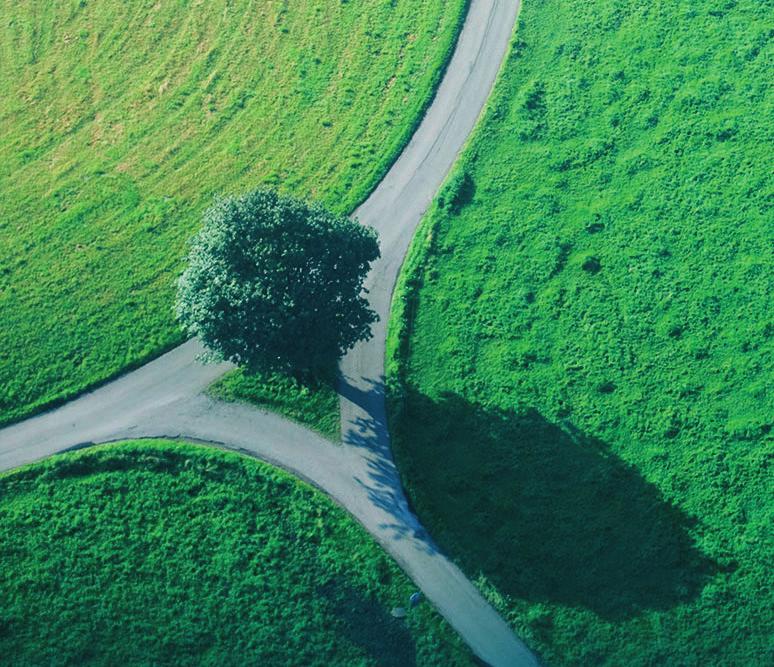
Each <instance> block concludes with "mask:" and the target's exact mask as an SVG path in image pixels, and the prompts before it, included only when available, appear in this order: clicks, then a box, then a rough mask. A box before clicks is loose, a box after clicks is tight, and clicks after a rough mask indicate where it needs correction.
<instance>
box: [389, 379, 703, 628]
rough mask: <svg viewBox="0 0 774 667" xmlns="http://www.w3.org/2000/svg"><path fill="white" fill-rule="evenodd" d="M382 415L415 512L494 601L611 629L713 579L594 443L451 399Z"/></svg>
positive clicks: (636, 478)
mask: <svg viewBox="0 0 774 667" xmlns="http://www.w3.org/2000/svg"><path fill="white" fill-rule="evenodd" d="M391 407H392V408H393V413H394V414H393V417H394V418H393V419H391V424H392V425H393V436H394V439H395V440H394V441H395V455H396V458H397V460H398V463H399V467H400V469H401V471H402V473H403V477H404V479H405V480H406V482H407V485H408V490H409V495H410V497H411V500H412V502H413V503H414V506H415V507H416V509H417V513H418V514H419V516H420V517H422V519H423V521H425V522H426V525H427V526H428V528H429V529H430V532H431V533H432V535H433V538H434V539H435V540H436V542H437V543H438V544H439V545H440V547H441V548H442V549H444V550H445V551H447V552H448V553H450V554H451V555H453V556H454V557H455V558H457V559H458V560H459V561H460V563H461V564H462V566H463V568H464V569H466V570H467V571H468V573H476V572H482V573H483V574H484V575H485V576H486V577H487V578H488V579H489V580H490V581H491V582H492V583H494V584H495V585H496V586H497V587H498V589H499V590H500V591H501V592H502V593H505V594H507V595H510V596H513V597H515V598H521V599H527V600H532V601H544V602H546V601H551V602H558V603H561V604H564V605H569V606H579V607H585V608H587V609H590V610H592V611H594V612H595V613H597V614H598V615H600V616H603V617H606V618H609V619H616V618H624V617H629V616H633V615H636V614H638V613H639V612H641V611H643V610H646V609H666V608H670V607H673V606H674V605H676V604H678V603H680V602H682V601H686V600H689V599H691V598H693V597H694V596H696V595H697V594H698V593H699V592H700V590H701V589H702V587H703V585H704V583H705V581H706V580H707V579H708V577H709V576H711V575H712V573H713V572H714V571H715V570H716V569H717V568H716V566H715V565H714V564H713V563H711V562H710V561H709V560H708V559H707V558H706V557H704V556H703V554H702V553H700V552H699V551H698V550H697V548H696V547H695V546H694V545H693V542H692V540H691V538H690V535H689V531H690V529H691V527H692V526H693V525H694V520H692V519H691V518H690V517H689V516H687V515H686V514H685V513H683V512H682V511H681V510H680V509H678V508H676V507H674V506H673V505H671V504H669V503H668V502H666V501H665V499H664V498H663V496H662V495H661V493H660V492H659V490H658V488H657V487H656V486H654V485H653V484H651V483H649V482H648V481H647V480H645V479H644V478H643V477H642V476H641V475H640V473H639V472H638V471H637V470H636V469H635V468H633V467H632V466H630V465H628V464H626V463H625V462H624V461H622V460H621V459H619V458H617V457H616V456H615V455H614V454H612V453H611V452H610V451H609V448H608V447H607V446H606V445H605V444H604V443H602V442H600V441H599V440H597V439H594V438H591V437H588V436H586V435H584V434H582V433H580V432H578V431H577V430H575V429H573V428H572V427H569V426H562V427H560V426H557V425H556V424H552V423H550V422H548V421H546V420H545V419H544V418H543V417H542V416H541V415H540V414H539V413H537V412H536V411H534V410H531V411H528V412H526V413H515V412H511V411H505V410H493V409H486V408H483V407H481V406H478V405H472V404H471V403H469V402H468V401H467V400H465V399H464V398H462V397H460V396H458V395H455V394H444V395H443V396H441V397H440V398H439V399H437V400H435V399H432V398H429V397H428V396H425V395H422V394H421V393H419V392H417V391H413V390H409V391H408V392H407V393H406V394H405V396H403V397H402V400H400V401H399V402H398V401H393V403H392V404H391Z"/></svg>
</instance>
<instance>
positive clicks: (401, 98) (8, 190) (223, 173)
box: [0, 0, 466, 423]
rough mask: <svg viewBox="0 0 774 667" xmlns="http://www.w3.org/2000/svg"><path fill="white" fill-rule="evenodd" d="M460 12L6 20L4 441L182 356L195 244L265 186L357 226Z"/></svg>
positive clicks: (203, 11)
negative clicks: (113, 380) (175, 302)
mask: <svg viewBox="0 0 774 667" xmlns="http://www.w3.org/2000/svg"><path fill="white" fill-rule="evenodd" d="M465 7H466V0H452V1H451V2H443V1H442V0H419V1H417V0H410V1H409V0H395V1H394V2H384V1H382V0H365V1H363V2H357V3H351V2H339V0H310V1H309V2H303V3H276V2H258V3H255V2H251V1H249V0H235V1H232V0H214V1H212V2H203V3H192V2H184V3H182V4H181V3H165V2H162V3H159V2H155V1H154V0H137V1H135V2H131V3H127V2H121V1H119V0H105V1H102V2H69V1H66V0H55V1H53V2H50V1H43V0H32V1H30V2H23V3H17V2H11V0H4V1H3V2H2V3H0V13H2V16H3V22H2V25H1V26H0V84H1V85H2V87H3V90H4V94H3V95H2V97H0V193H2V195H1V196H0V321H2V324H3V326H2V327H0V423H3V422H7V421H10V420H13V419H17V418H19V417H21V416H23V415H26V414H29V413H30V412H31V411H34V410H35V409H39V408H41V407H42V406H45V405H47V404H50V403H52V402H55V401H59V400H62V399H64V398H67V397H70V396H72V395H73V394H74V393H76V392H78V391H81V390H83V389H84V388H85V387H87V386H90V385H93V384H95V383H98V382H100V381H102V380H104V379H106V378H108V377H110V376H112V375H115V374H116V373H118V372H119V371H121V370H123V369H126V368H128V367H131V366H135V365H137V364H139V363H141V362H142V361H144V360H147V359H148V358H149V357H151V356H153V355H155V354H158V353H159V352H161V351H162V350H164V349H165V348H168V347H170V346H172V345H174V344H175V343H178V342H180V334H179V332H178V329H177V327H176V326H175V324H174V322H173V317H172V311H171V304H172V298H173V279H174V277H175V275H176V274H177V273H178V271H179V270H180V259H181V257H182V255H183V253H184V251H185V242H186V239H187V238H189V237H190V235H191V234H192V233H193V232H194V231H195V230H196V229H197V228H198V226H199V223H200V215H201V212H202V211H203V210H204V208H206V207H207V206H208V205H209V204H210V203H211V201H212V198H213V196H214V195H215V194H221V193H232V192H240V191H244V190H248V189H253V188H255V187H256V186H258V185H261V184H270V185H275V186H278V187H280V188H281V189H283V190H285V191H289V192H292V193H294V194H296V195H299V196H305V197H312V198H315V199H319V200H322V201H323V202H324V203H325V204H327V205H328V206H330V207H332V208H334V209H335V210H337V211H339V212H349V211H351V210H352V209H353V208H354V207H355V205H356V204H357V203H358V202H360V201H361V200H362V199H363V198H364V197H365V195H366V194H367V193H368V192H369V190H370V189H371V188H372V187H373V186H374V185H375V184H376V183H377V182H378V180H379V178H380V177H381V175H382V174H383V173H384V172H385V171H386V169H387V168H388V167H389V165H390V164H391V162H392V161H393V160H394V158H395V157H396V155H397V154H398V153H399V151H400V149H401V148H402V147H403V145H404V144H405V143H406V141H407V140H408V139H409V137H410V136H411V133H412V131H413V128H414V127H415V125H416V124H417V123H418V122H419V120H420V118H421V115H422V111H423V109H424V108H425V107H426V105H427V104H428V102H429V100H430V98H431V96H432V93H433V90H434V87H435V84H436V83H437V81H438V80H439V77H440V76H441V73H442V70H443V65H444V63H445V62H446V60H447V59H448V56H449V54H450V53H451V50H452V48H453V45H454V41H455V38H456V34H457V32H458V30H459V27H460V25H461V22H462V19H463V18H464V10H465Z"/></svg>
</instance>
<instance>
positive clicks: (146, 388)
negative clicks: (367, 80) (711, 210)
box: [0, 0, 538, 665]
mask: <svg viewBox="0 0 774 667" xmlns="http://www.w3.org/2000/svg"><path fill="white" fill-rule="evenodd" d="M518 10H519V0H472V2H471V7H470V10H469V12H468V16H467V18H466V21H465V25H464V27H463V30H462V33H461V35H460V38H459V41H458V44H457V46H456V49H455V53H454V55H453V57H452V60H451V62H450V63H449V67H448V69H447V71H446V74H445V76H444V78H443V81H442V82H441V85H440V87H439V89H438V91H437V94H436V97H435V99H434V101H433V103H432V105H431V107H430V109H429V110H428V112H427V114H426V116H425V118H424V120H423V121H422V123H421V125H420V127H419V128H418V130H417V132H416V133H415V135H414V137H413V138H412V140H411V142H410V143H409V145H408V146H407V147H406V149H405V150H404V151H403V153H402V154H401V156H400V158H399V159H398V160H397V162H396V163H395V164H394V165H393V167H392V169H391V170H390V171H389V173H388V174H387V176H386V177H385V178H384V180H383V181H382V182H381V183H380V184H379V186H378V187H377V189H376V190H375V191H374V192H373V194H372V195H371V196H370V197H369V198H368V200H367V201H366V202H365V203H364V204H363V205H362V206H361V207H360V208H359V209H358V210H357V212H356V216H357V217H358V218H359V219H360V220H361V221H362V222H363V223H364V224H368V225H371V226H372V227H375V228H376V229H377V230H378V232H379V237H380V244H381V250H382V258H381V259H380V260H379V261H378V262H377V263H376V264H375V265H374V266H373V269H372V271H371V274H370V275H369V277H368V281H367V286H368V289H369V291H370V295H369V298H370V301H371V305H372V307H373V308H374V309H375V310H376V311H377V312H378V313H379V316H380V318H381V319H380V322H379V323H378V324H377V325H375V327H374V331H373V332H374V336H373V338H372V339H371V340H370V341H368V342H367V343H363V344H361V345H358V346H357V347H356V348H355V349H354V350H352V352H351V353H350V354H348V355H347V356H346V357H345V358H344V359H343V361H342V364H341V371H342V380H341V383H340V393H341V413H342V440H343V445H342V446H337V445H333V444H332V443H330V442H328V441H327V440H325V439H324V438H322V437H320V436H319V435H316V434H314V433H312V432H311V431H309V430H308V429H305V428H303V427H301V426H299V425H297V424H294V423H291V422H289V421H287V420H285V419H283V418H281V417H279V416H277V415H274V414H271V413H266V412H263V411H260V410H257V409H256V408H254V407H250V406H247V405H237V404H226V403H222V402H219V401H214V400H212V399H210V398H208V397H206V396H204V395H203V394H202V391H203V390H204V389H205V388H206V387H207V386H208V385H209V384H210V383H211V382H212V381H213V380H215V379H216V378H217V377H219V376H220V375H222V374H223V373H224V372H225V371H226V370H228V369H229V368H230V366H229V365H228V364H220V365H209V366H207V365H202V364H199V363H198V362H197V361H196V356H197V354H198V353H199V352H200V351H201V348H200V345H199V343H198V342H197V341H189V342H188V343H185V344H184V345H182V346H180V347H178V348H176V349H174V350H172V351H171V352H168V353H167V354H165V355H163V356H161V357H159V358H158V359H156V360H155V361H152V362H151V363H149V364H147V365H145V366H143V367H142V368H140V369H138V370H136V371H133V372H131V373H128V374H127V375H125V376H123V377H121V378H119V379H117V380H114V381H113V382H110V383H109V384H106V385H104V386H103V387H101V388H99V389H97V390H95V391H92V392H90V393H87V394H84V395H83V396H81V397H80V398H78V399H76V400H73V401H71V402H70V403H68V404H66V405H64V406H62V407H60V408H58V409H56V410H52V411H50V412H47V413H44V414H42V415H39V416H37V417H33V418H31V419H28V420H26V421H24V422H21V423H19V424H15V425H13V426H10V427H7V428H5V429H2V430H0V470H7V469H10V468H14V467H16V466H19V465H22V464H25V463H29V462H32V461H35V460H38V459H40V458H43V457H45V456H49V455H51V454H54V453H57V452H61V451H63V450H66V449H69V448H72V447H74V446H78V445H81V444H90V443H99V442H108V441H113V440H120V439H124V438H139V437H151V436H158V437H164V436H166V437H184V438H189V439H195V440H201V441H205V442H212V443H217V444H221V445H223V446H225V447H228V448H231V449H237V450H239V451H243V452H245V453H247V454H250V455H252V456H256V457H258V458H261V459H263V460H266V461H269V462H270V463H274V464H276V465H278V466H280V467H282V468H285V469H287V470H290V471H292V472H294V473H296V474H297V475H299V476H300V477H302V478H304V479H306V480H307V481H309V482H311V483H312V484H314V485H315V486H317V487H319V488H320V489H322V490H323V491H325V492H326V493H328V494H329V495H330V496H331V497H333V498H334V499H335V500H336V501H337V502H339V503H340V504H341V505H342V506H344V507H345V508H346V509H347V510H349V511H350V512H351V513H352V514H353V515H354V516H355V517H356V518H357V519H358V520H359V521H360V522H361V523H362V524H363V526H364V527H365V528H366V529H367V530H368V531H369V532H370V533H371V534H372V535H373V536H374V537H375V538H376V539H377V540H378V541H379V542H380V544H382V546H383V547H384V548H385V549H386V550H387V551H388V552H389V553H390V554H392V556H393V557H394V558H395V559H396V560H397V561H398V562H399V563H400V565H401V566H402V567H403V569H404V570H405V571H406V572H407V573H408V574H409V576H411V578H412V579H413V580H414V581H415V582H416V583H417V585H418V586H419V587H420V588H421V589H422V591H423V592H424V594H425V596H426V597H427V599H428V600H430V601H431V602H432V604H433V605H434V606H435V607H436V608H437V609H438V610H439V612H440V613H441V614H443V616H444V617H445V618H446V619H447V620H448V621H449V623H450V624H451V625H452V626H453V627H454V628H455V629H456V630H457V631H458V632H459V633H460V635H461V636H462V637H463V639H464V640H465V641H466V642H467V643H468V645H469V646H470V647H471V649H472V650H473V651H474V652H475V653H476V655H478V656H479V657H480V658H481V659H483V660H484V661H485V662H487V663H489V664H491V665H537V664H538V663H537V660H536V659H535V657H534V656H533V655H532V654H531V653H530V652H529V650H528V649H527V648H526V647H525V646H524V644H523V643H522V642H521V641H520V640H519V639H518V638H517V637H516V636H515V635H514V634H513V632H512V631H511V630H510V628H509V627H508V625H507V624H506V623H505V621H503V619H502V618H501V617H500V616H499V615H498V614H497V613H496V612H495V611H494V609H492V607H491V606H489V605H488V604H487V603H486V601H485V600H484V599H483V598H482V597H481V595H480V594H479V593H478V591H477V590H476V589H475V587H474V586H473V585H472V584H471V583H470V582H469V581H468V580H467V578H466V577H465V576H464V575H463V574H462V572H461V571H460V570H459V569H458V568H457V567H456V566H455V565H454V564H453V563H451V562H450V561H449V560H448V559H447V558H446V557H445V556H444V555H443V554H441V553H440V552H439V551H438V549H437V548H436V546H435V545H434V543H433V542H432V540H431V539H430V537H429V536H428V535H427V533H426V532H425V530H424V529H423V528H422V526H421V525H420V523H419V521H418V520H417V518H416V517H415V516H414V514H412V513H411V511H410V510H409V508H408V504H407V502H406V498H405V496H404V493H403V490H402V488H401V484H400V479H399V476H398V474H397V471H396V469H395V465H394V463H393V460H392V456H391V453H390V443H389V434H388V432H387V427H386V419H385V401H384V391H383V375H384V349H385V347H384V346H385V337H386V324H387V319H388V316H389V308H390V298H391V295H392V290H393V287H394V285H395V281H396V278H397V275H398V271H399V269H400V266H401V263H402V262H403V258H404V257H405V254H406V250H407V248H408V245H409V243H410V241H411V238H412V236H413V234H414V230H415V229H416V227H417V225H418V224H419V221H420V219H421V218H422V215H423V214H424V212H425V211H426V209H427V207H428V206H429V204H430V202H431V200H432V198H433V197H434V195H435V193H436V192H437V191H438V189H439V187H440V186H441V184H442V182H443V180H444V178H445V177H446V175H447V174H448V172H449V170H450V168H451V166H452V164H453V163H454V160H455V159H456V157H457V155H458V154H459V152H460V150H461V149H462V147H463V145H464V143H465V141H466V139H467V137H468V136H469V135H470V133H471V131H472V130H473V127H474V125H475V123H476V120H477V119H478V117H479V115H480V113H481V110H482V109H483V107H484V105H485V103H486V100H487V98H488V96H489V93H490V92H491V90H492V86H493V84H494V81H495V78H496V76H497V72H498V70H499V68H500V65H501V63H502V61H503V59H504V57H505V56H506V54H507V51H508V45H509V42H510V38H511V34H512V31H513V28H514V25H515V22H516V17H517V14H518Z"/></svg>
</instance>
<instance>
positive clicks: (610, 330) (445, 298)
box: [390, 0, 774, 666]
mask: <svg viewBox="0 0 774 667" xmlns="http://www.w3.org/2000/svg"><path fill="white" fill-rule="evenodd" d="M772 9H773V7H772V5H771V3H770V2H765V3H760V2H754V1H752V0H738V1H737V2H730V3H726V4H722V5H714V4H701V3H699V4H697V3H695V2H690V1H688V0H685V1H681V0H669V1H657V2H649V3H644V4H643V3H640V2H634V1H625V2H620V1H613V0H592V1H591V2H589V1H588V0H562V1H561V2H560V1H559V0H543V1H536V2H525V4H524V9H523V11H522V16H521V20H520V27H519V30H518V34H517V38H516V40H515V43H514V48H513V52H512V54H511V57H510V59H509V61H508V63H507V65H506V67H505V71H504V74H503V76H502V78H501V80H500V82H499V84H498V87H497V90H496V93H495V95H494V98H493V101H492V103H491V104H490V107H489V110H488V113H487V116H486V119H485V121H484V122H483V124H482V126H481V127H480V128H479V129H478V132H477V136H476V138H475V140H474V141H473V144H472V145H471V146H470V148H469V149H468V151H467V152H466V154H465V156H464V158H463V159H462V161H461V164H460V165H459V168H458V171H457V176H456V178H455V179H454V180H453V182H452V183H451V184H450V186H449V187H448V189H447V191H446V192H445V194H444V196H443V197H442V198H441V199H440V200H439V202H437V205H436V206H435V208H434V209H433V211H432V213H431V215H430V216H429V218H428V220H427V221H426V223H425V225H424V228H423V231H422V232H420V237H418V238H419V239H420V240H418V241H417V243H416V244H415V246H414V248H413V251H412V256H411V259H410V261H409V264H408V267H407V270H406V272H404V275H403V279H402V283H401V287H400V290H399V292H398V294H399V296H398V299H397V300H396V311H397V312H396V313H395V315H396V317H397V318H398V319H397V320H396V321H397V322H398V323H399V325H398V329H397V330H396V329H395V328H393V331H392V332H391V341H390V344H391V355H392V356H391V360H390V367H391V368H390V376H391V377H390V382H391V390H392V397H393V398H392V427H393V429H394V435H395V447H396V455H397V459H398V464H399V466H400V468H401V470H402V473H403V474H404V479H405V482H406V485H407V487H408V490H409V493H410V496H411V498H412V501H413V502H414V504H415V506H416V508H417V510H418V513H419V515H420V516H421V517H422V519H423V520H424V521H425V523H426V525H427V526H428V528H429V529H430V532H431V533H432V534H433V536H434V538H436V539H437V540H438V541H439V543H440V544H441V545H442V546H443V547H444V548H445V549H447V550H448V551H449V552H450V554H451V555H452V556H453V557H454V558H455V559H457V561H458V562H459V563H460V564H461V565H462V567H463V569H464V570H465V571H466V572H467V573H468V575H470V576H472V577H474V578H476V579H478V581H479V584H480V586H481V587H482V589H483V590H484V591H486V593H487V594H488V595H489V597H490V599H492V600H493V601H494V603H495V604H496V605H497V607H498V608H499V609H500V610H501V611H502V612H503V613H504V614H506V615H507V617H508V618H509V619H510V621H511V623H512V624H513V626H514V627H515V628H516V629H517V630H518V631H519V633H521V635H522V636H524V637H525V638H526V640H527V641H528V642H529V644H530V645H531V646H533V647H534V648H535V649H537V650H538V651H539V652H540V653H541V654H542V656H544V658H545V659H546V660H547V662H548V663H549V664H554V665H565V664H575V665H584V666H586V665H593V664H611V665H622V664H626V665H654V664H669V665H678V664H679V665H745V666H752V665H765V664H771V660H772V655H774V654H773V653H772V650H774V649H773V648H772V644H771V638H772V636H774V617H773V614H774V612H773V611H772V610H773V609H774V598H772V592H771V587H770V583H771V563H772V561H774V545H772V533H771V526H772V525H774V513H773V510H774V501H772V498H774V493H773V492H774V488H773V485H772V476H771V468H770V465H771V455H772V433H771V427H772V415H774V392H773V391H772V389H773V388H774V355H773V354H772V352H773V349H772V348H773V345H772V334H774V321H772V309H771V296H772V286H774V275H773V273H774V272H773V270H772V255H771V248H772V245H771V243H772V239H773V238H774V219H773V217H772V209H771V202H772V199H771V198H772V189H773V188H772V186H773V185H774V184H773V182H772V172H771V146H772V140H774V95H772V92H771V87H770V80H771V68H770V65H771V62H772V44H771V25H770V23H771V22H770V17H771V14H772Z"/></svg>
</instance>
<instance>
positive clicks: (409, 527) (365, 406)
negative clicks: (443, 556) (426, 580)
mask: <svg viewBox="0 0 774 667" xmlns="http://www.w3.org/2000/svg"><path fill="white" fill-rule="evenodd" d="M366 382H367V387H368V388H367V389H360V388H358V387H356V386H355V385H353V384H351V383H350V382H349V381H348V380H347V378H340V381H339V385H338V391H339V394H340V395H341V396H343V397H344V398H346V399H347V400H349V401H351V402H352V403H354V404H355V405H357V406H359V407H360V408H362V410H363V412H364V416H361V417H358V418H356V419H355V420H354V423H352V424H350V425H349V427H346V426H345V427H344V428H343V429H342V434H341V439H342V443H343V444H344V445H348V446H351V447H358V448H360V449H364V450H366V452H367V458H368V478H367V479H360V478H357V477H356V478H355V481H356V482H357V483H358V484H360V485H361V486H362V487H363V488H364V489H365V490H366V492H367V493H368V497H369V499H370V500H371V502H372V503H373V504H374V505H376V506H377V507H379V508H381V509H382V510H384V511H385V512H386V513H387V514H388V515H390V516H391V517H392V518H393V520H392V521H390V522H389V523H383V524H381V525H380V526H379V527H380V528H382V529H385V530H387V531H389V532H390V533H391V534H392V536H393V538H395V539H409V538H410V539H414V540H415V542H416V545H417V547H418V548H420V549H423V550H425V551H426V552H428V553H434V552H436V551H437V547H436V546H435V544H433V542H432V540H431V539H430V536H429V535H428V534H427V532H426V531H425V529H424V528H423V527H422V525H421V524H420V523H419V522H418V521H417V518H416V516H415V515H414V513H413V512H412V511H411V509H410V507H409V505H408V502H407V499H406V496H405V494H404V492H403V487H402V485H401V480H400V475H399V474H398V470H397V468H396V467H395V463H394V462H393V458H392V451H391V447H390V440H389V435H388V431H387V419H386V412H385V407H386V405H385V385H384V382H383V380H367V381H366Z"/></svg>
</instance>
